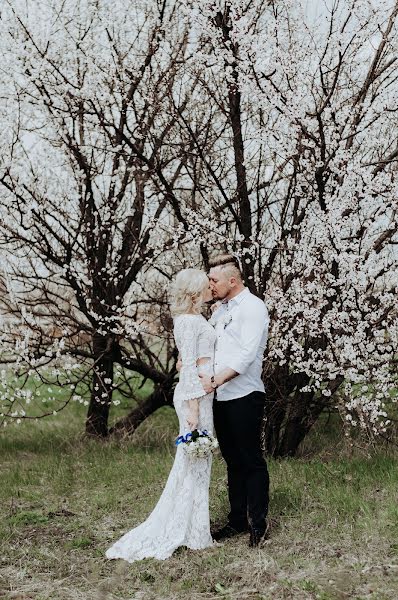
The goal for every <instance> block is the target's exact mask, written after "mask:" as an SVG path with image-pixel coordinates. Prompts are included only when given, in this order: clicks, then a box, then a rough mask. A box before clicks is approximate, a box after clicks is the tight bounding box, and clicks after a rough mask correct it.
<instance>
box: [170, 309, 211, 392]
mask: <svg viewBox="0 0 398 600" xmlns="http://www.w3.org/2000/svg"><path fill="white" fill-rule="evenodd" d="M196 325H197V323H196V321H195V320H194V319H192V317H189V318H188V319H184V318H183V317H180V318H179V319H178V322H177V323H176V326H175V329H174V334H175V338H176V342H177V346H178V349H179V351H180V354H181V361H182V366H181V371H180V380H179V383H180V388H181V389H180V393H181V395H182V396H183V398H184V400H192V399H193V398H200V397H202V396H205V395H206V392H205V391H204V389H203V386H202V384H201V381H200V379H199V375H198V370H197V366H196V359H197V352H196V348H197V341H198V340H197V337H198V329H197V327H196Z"/></svg>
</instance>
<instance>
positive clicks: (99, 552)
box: [0, 406, 398, 600]
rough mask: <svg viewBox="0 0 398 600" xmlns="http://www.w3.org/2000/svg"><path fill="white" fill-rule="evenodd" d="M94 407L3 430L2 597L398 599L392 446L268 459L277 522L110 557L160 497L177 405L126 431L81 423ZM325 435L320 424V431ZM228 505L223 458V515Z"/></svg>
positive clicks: (214, 487)
mask: <svg viewBox="0 0 398 600" xmlns="http://www.w3.org/2000/svg"><path fill="white" fill-rule="evenodd" d="M83 420H84V407H81V406H73V407H68V411H67V412H64V413H61V414H59V415H58V416H56V417H54V418H52V417H51V418H50V419H48V420H46V421H40V422H39V423H23V424H22V425H21V426H19V427H13V428H10V429H8V430H6V431H5V432H3V433H2V434H1V436H0V452H1V456H2V469H1V470H2V474H1V479H2V481H1V487H0V504H1V506H2V507H3V508H2V511H1V523H0V536H1V540H2V553H1V563H0V598H1V599H2V600H11V599H13V600H29V599H34V600H80V599H81V600H115V599H123V600H133V599H137V600H138V599H144V598H145V600H151V599H153V600H155V599H156V600H160V599H162V600H163V599H170V600H171V599H175V600H179V599H183V598H187V597H190V598H193V599H198V600H199V599H203V600H205V599H206V600H210V599H225V600H234V599H239V600H240V599H242V600H282V599H283V600H285V599H294V600H296V599H298V600H306V599H314V600H315V599H317V600H343V599H346V598H352V599H354V600H396V598H398V543H397V540H398V469H397V461H396V455H394V454H393V453H392V452H390V453H387V452H385V453H384V454H381V453H380V454H374V455H372V456H370V457H368V456H366V453H365V454H364V453H356V454H355V453H354V455H353V456H349V454H347V453H344V452H342V451H340V450H341V448H340V449H339V452H338V454H336V450H335V449H336V447H338V443H337V442H338V440H337V437H338V434H337V433H336V431H335V432H334V433H333V436H334V437H333V438H332V440H333V441H332V447H333V450H332V449H330V447H329V444H330V441H328V439H327V438H325V436H324V435H323V454H322V459H320V458H319V457H315V456H313V455H312V457H310V458H309V456H311V453H310V443H311V440H309V441H308V442H307V447H306V452H305V453H304V456H303V457H302V458H299V459H296V460H293V459H289V460H281V461H275V460H271V461H269V468H270V476H271V483H272V487H271V504H270V509H271V510H270V516H271V521H272V525H273V528H272V534H271V538H270V540H269V541H268V542H267V543H266V544H265V546H264V547H263V548H262V549H257V550H254V551H253V550H251V549H249V548H248V546H247V539H246V538H245V537H244V536H243V537H240V538H238V539H233V540H230V541H228V542H226V543H224V544H222V545H219V546H217V547H214V548H212V549H209V550H206V551H203V552H192V551H189V550H186V549H180V550H178V551H177V552H176V553H175V554H174V555H173V556H172V557H171V558H170V559H168V560H167V561H155V560H151V559H148V560H145V561H141V562H137V563H134V564H132V565H129V564H127V563H124V562H123V561H107V560H106V559H104V552H105V550H106V549H107V547H108V546H109V545H110V544H111V543H112V542H113V541H114V540H115V539H117V538H118V537H119V536H120V535H121V534H122V533H124V532H125V531H126V530H127V529H130V528H131V527H133V526H134V525H136V524H138V523H140V522H141V521H142V520H143V519H145V517H146V516H147V515H148V514H149V512H150V511H151V509H152V508H153V506H154V505H155V504H156V502H157V499H158V497H159V495H160V491H161V490H162V487H163V485H164V483H165V480H166V478H167V475H168V472H169V470H170V467H171V464H172V462H173V456H174V448H173V439H174V435H175V431H176V417H175V415H174V413H173V411H172V410H171V409H167V408H166V409H162V410H160V411H158V413H157V414H156V415H154V416H153V417H151V418H150V419H148V420H147V422H146V423H145V424H144V425H143V426H142V427H141V428H140V429H139V430H138V431H137V433H136V435H135V436H134V437H133V438H132V439H131V440H129V441H125V442H119V443H118V442H115V441H110V442H105V443H104V442H98V441H95V440H87V439H83V438H82V437H81V435H80V432H81V429H82V422H83ZM313 435H314V440H313V441H314V445H315V446H316V448H317V450H319V449H320V447H321V436H320V434H319V432H316V431H315V432H314V434H313ZM226 513H227V493H226V474H225V468H224V464H223V462H222V460H221V459H220V458H217V459H216V460H215V463H214V468H213V473H212V484H211V515H212V519H213V521H214V523H222V522H223V521H224V518H225V515H226Z"/></svg>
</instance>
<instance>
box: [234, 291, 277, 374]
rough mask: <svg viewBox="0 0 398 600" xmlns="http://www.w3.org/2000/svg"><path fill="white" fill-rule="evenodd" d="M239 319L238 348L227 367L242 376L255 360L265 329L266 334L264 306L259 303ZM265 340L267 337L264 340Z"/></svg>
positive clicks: (266, 323)
mask: <svg viewBox="0 0 398 600" xmlns="http://www.w3.org/2000/svg"><path fill="white" fill-rule="evenodd" d="M240 318H241V328H242V329H241V331H242V333H241V340H240V347H239V348H237V349H236V350H237V352H236V355H235V356H234V357H231V358H229V359H228V361H227V363H228V364H227V366H228V367H229V368H230V369H233V370H234V371H236V372H237V373H239V374H240V375H242V374H244V373H246V371H247V369H248V368H249V366H250V365H251V363H252V362H253V361H254V360H255V358H256V355H257V353H258V349H259V346H260V343H261V341H262V339H263V336H264V329H265V328H266V330H267V333H268V325H269V316H268V312H267V309H266V307H265V304H263V303H262V302H259V303H258V304H257V303H256V305H255V306H251V307H250V310H249V311H245V312H243V314H242V315H241V317H240ZM266 338H267V336H266V337H265V340H266Z"/></svg>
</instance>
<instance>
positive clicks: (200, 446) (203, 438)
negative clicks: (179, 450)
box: [175, 429, 218, 458]
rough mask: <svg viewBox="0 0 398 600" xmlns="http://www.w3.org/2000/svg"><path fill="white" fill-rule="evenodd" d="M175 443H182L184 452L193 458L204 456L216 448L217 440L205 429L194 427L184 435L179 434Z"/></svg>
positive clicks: (177, 444)
mask: <svg viewBox="0 0 398 600" xmlns="http://www.w3.org/2000/svg"><path fill="white" fill-rule="evenodd" d="M175 443H176V446H179V445H180V444H183V448H184V450H185V452H186V453H187V454H188V455H189V456H192V457H195V458H205V457H206V456H209V454H211V453H212V452H214V450H216V448H218V441H217V440H216V438H215V437H214V436H212V435H211V434H210V433H209V432H208V431H207V430H206V429H203V430H200V429H194V431H190V432H189V433H187V434H186V435H179V436H178V438H177V439H176V441H175Z"/></svg>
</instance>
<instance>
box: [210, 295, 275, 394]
mask: <svg viewBox="0 0 398 600" xmlns="http://www.w3.org/2000/svg"><path fill="white" fill-rule="evenodd" d="M210 322H211V323H212V324H213V325H214V328H215V331H216V335H217V339H216V347H215V357H214V372H215V373H219V372H220V371H222V370H223V369H225V368H227V367H229V368H230V369H233V370H234V371H236V372H237V373H239V375H237V376H236V377H234V379H231V380H230V381H228V382H227V383H224V385H220V386H219V387H218V388H217V400H233V399H234V398H242V397H243V396H247V395H248V394H250V393H251V392H255V391H261V392H263V391H264V384H263V381H262V379H261V373H262V363H263V356H264V350H265V347H266V345H267V337H268V324H269V316H268V311H267V308H266V306H265V304H264V302H263V301H262V300H260V298H257V296H255V295H254V294H252V293H251V292H250V291H249V289H248V288H245V289H244V290H243V291H242V292H240V293H239V294H238V295H237V296H235V297H234V298H232V300H229V301H228V302H223V303H222V304H221V306H220V307H219V308H218V309H217V310H216V311H215V312H214V314H213V316H212V318H211V320H210Z"/></svg>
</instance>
